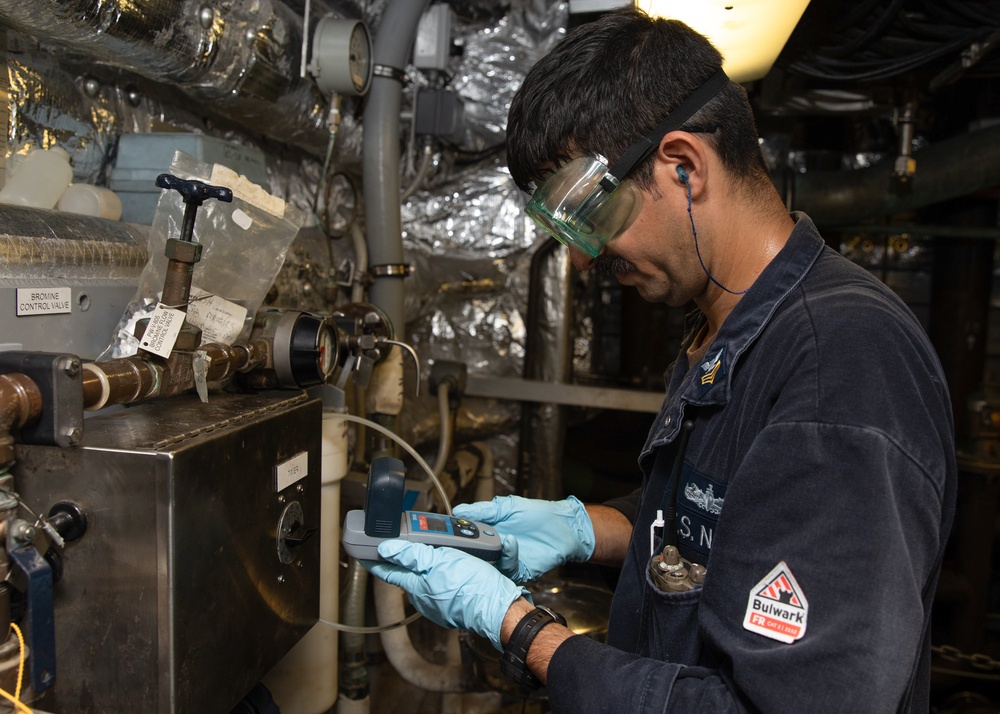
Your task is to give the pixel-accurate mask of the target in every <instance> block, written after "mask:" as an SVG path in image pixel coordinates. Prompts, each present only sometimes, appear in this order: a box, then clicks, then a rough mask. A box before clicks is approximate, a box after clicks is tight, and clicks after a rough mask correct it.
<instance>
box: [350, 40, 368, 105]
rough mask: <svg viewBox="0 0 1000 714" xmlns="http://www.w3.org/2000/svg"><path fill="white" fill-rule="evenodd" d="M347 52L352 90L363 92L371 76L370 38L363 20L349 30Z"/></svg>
mask: <svg viewBox="0 0 1000 714" xmlns="http://www.w3.org/2000/svg"><path fill="white" fill-rule="evenodd" d="M349 52H350V55H349V57H348V64H349V66H350V71H351V81H352V82H354V91H355V92H357V93H358V94H363V93H364V92H365V91H367V90H368V83H369V82H370V81H371V78H372V40H371V37H369V35H368V28H367V26H365V24H364V23H363V22H359V23H358V24H356V25H355V26H354V29H352V30H351V42H350V45H349Z"/></svg>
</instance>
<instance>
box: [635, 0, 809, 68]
mask: <svg viewBox="0 0 1000 714" xmlns="http://www.w3.org/2000/svg"><path fill="white" fill-rule="evenodd" d="M619 4H621V3H619ZM635 4H636V7H639V8H641V9H642V10H645V11H646V12H647V13H649V14H650V15H653V16H659V17H668V18H672V19H675V20H680V21H681V22H683V23H685V24H686V25H690V26H691V27H693V28H694V29H695V30H697V31H698V32H700V33H701V34H703V35H705V36H706V37H707V38H708V39H710V40H711V41H712V44H714V45H715V46H716V47H717V48H718V49H719V51H720V52H721V53H722V56H723V57H724V58H725V63H724V64H723V68H724V69H725V70H726V74H728V75H729V77H730V78H731V79H732V80H734V81H736V82H750V81H753V80H755V79H760V78H761V77H763V76H764V75H766V74H767V73H768V72H769V71H770V69H771V65H773V64H774V60H775V59H777V57H778V53H779V52H781V48H782V47H784V46H785V43H786V42H787V41H788V38H789V37H790V36H791V34H792V30H794V29H795V26H796V25H797V24H798V22H799V18H801V17H802V13H803V12H804V11H805V9H806V6H807V5H808V4H809V0H635Z"/></svg>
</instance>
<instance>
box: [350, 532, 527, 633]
mask: <svg viewBox="0 0 1000 714" xmlns="http://www.w3.org/2000/svg"><path fill="white" fill-rule="evenodd" d="M378 554H379V555H380V556H382V558H384V560H385V562H383V561H374V562H373V561H367V562H363V564H364V566H365V567H366V568H368V570H369V571H370V572H371V573H372V575H374V576H376V577H378V578H381V579H382V580H385V581H386V582H387V583H390V584H392V585H396V586H398V587H400V588H402V589H403V590H405V591H406V592H407V593H408V594H409V596H410V602H411V603H413V606H414V607H415V608H417V610H418V611H419V612H420V614H421V615H423V616H424V617H426V618H427V619H428V620H430V621H431V622H434V623H436V624H438V625H441V626H442V627H459V628H462V629H465V630H471V631H472V632H475V633H476V634H478V635H482V636H483V637H488V638H489V640H490V642H492V643H493V646H494V647H496V648H497V649H498V650H500V651H503V645H501V644H500V625H501V623H502V622H503V618H504V615H506V614H507V610H508V609H510V606H511V603H513V602H514V601H515V600H517V599H518V598H521V597H528V593H527V591H526V590H523V589H522V588H520V587H518V586H517V585H515V584H514V583H513V582H512V581H511V580H509V579H508V578H506V577H504V575H503V574H502V573H500V571H499V570H497V569H496V568H495V567H494V566H493V565H491V564H489V563H487V562H485V561H483V560H480V559H479V558H476V557H475V556H472V555H469V554H467V553H463V552H462V551H460V550H456V549H454V548H434V547H431V546H429V545H425V544H423V543H410V542H408V541H405V540H387V541H383V542H382V543H379V546H378ZM529 599H530V598H529Z"/></svg>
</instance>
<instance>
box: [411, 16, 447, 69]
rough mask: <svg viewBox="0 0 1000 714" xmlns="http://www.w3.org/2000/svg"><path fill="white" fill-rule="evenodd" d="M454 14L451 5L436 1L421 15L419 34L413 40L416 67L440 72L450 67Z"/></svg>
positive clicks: (418, 25)
mask: <svg viewBox="0 0 1000 714" xmlns="http://www.w3.org/2000/svg"><path fill="white" fill-rule="evenodd" d="M454 15H455V11H454V10H452V9H451V6H450V5H447V4H445V3H435V4H434V5H431V6H430V7H429V8H427V11H426V12H425V13H424V14H423V15H422V16H421V17H420V22H419V23H417V36H416V37H415V38H414V40H413V66H414V67H416V68H417V69H421V70H430V71H438V72H444V71H446V70H447V69H448V59H449V58H450V57H451V27H452V23H453V18H454Z"/></svg>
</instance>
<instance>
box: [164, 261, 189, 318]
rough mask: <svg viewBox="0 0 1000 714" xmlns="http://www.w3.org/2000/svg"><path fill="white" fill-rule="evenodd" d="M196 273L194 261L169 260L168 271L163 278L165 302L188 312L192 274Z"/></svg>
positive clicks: (168, 305)
mask: <svg viewBox="0 0 1000 714" xmlns="http://www.w3.org/2000/svg"><path fill="white" fill-rule="evenodd" d="M193 274H194V263H187V262H184V261H181V260H170V261H168V262H167V273H166V275H165V276H164V278H163V300H162V302H163V304H164V305H166V306H167V307H172V308H174V309H175V310H180V311H181V312H187V305H188V299H189V298H190V297H191V276H192V275H193Z"/></svg>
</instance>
